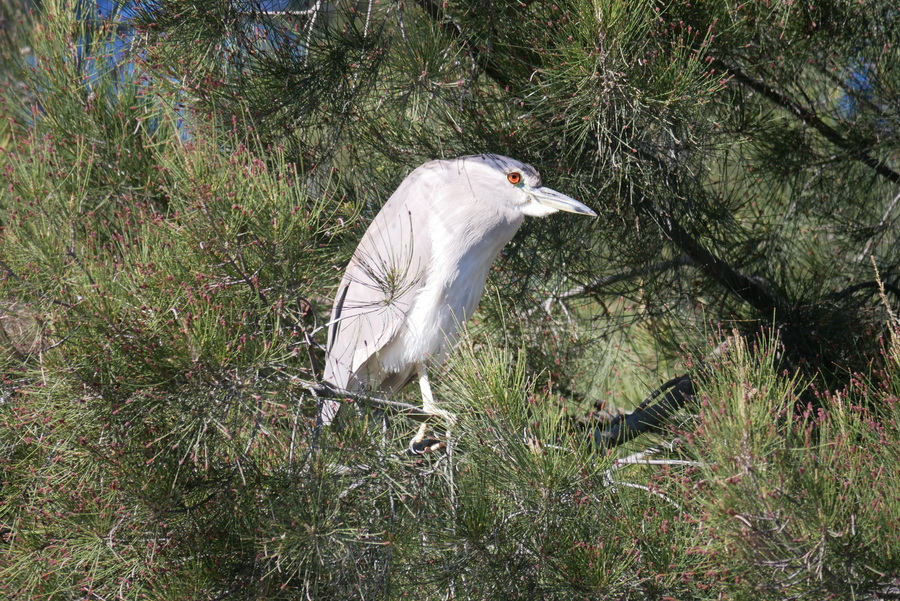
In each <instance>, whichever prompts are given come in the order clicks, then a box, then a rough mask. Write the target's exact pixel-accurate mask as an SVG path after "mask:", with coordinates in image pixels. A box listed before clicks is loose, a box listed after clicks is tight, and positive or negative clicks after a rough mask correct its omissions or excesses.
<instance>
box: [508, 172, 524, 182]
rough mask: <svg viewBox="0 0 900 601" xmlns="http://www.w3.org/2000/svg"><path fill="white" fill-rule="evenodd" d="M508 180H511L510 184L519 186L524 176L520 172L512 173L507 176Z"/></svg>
mask: <svg viewBox="0 0 900 601" xmlns="http://www.w3.org/2000/svg"><path fill="white" fill-rule="evenodd" d="M506 179H508V180H509V183H511V184H512V185H514V186H515V185H517V184H518V183H519V182H520V181H522V174H521V173H519V172H518V171H512V172H510V173H507V174H506Z"/></svg>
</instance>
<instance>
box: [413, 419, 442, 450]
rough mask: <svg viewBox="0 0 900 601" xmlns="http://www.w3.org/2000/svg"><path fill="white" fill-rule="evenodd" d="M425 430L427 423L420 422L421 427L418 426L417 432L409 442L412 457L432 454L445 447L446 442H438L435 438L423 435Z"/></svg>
mask: <svg viewBox="0 0 900 601" xmlns="http://www.w3.org/2000/svg"><path fill="white" fill-rule="evenodd" d="M427 429H428V422H422V425H421V426H419V431H418V432H416V435H415V436H413V438H412V440H410V441H409V452H410V453H412V454H413V455H423V454H425V453H433V452H434V451H437V450H440V449H443V448H444V447H446V446H447V442H446V441H444V440H438V439H436V438H432V437H430V436H426V434H425V433H426V431H427Z"/></svg>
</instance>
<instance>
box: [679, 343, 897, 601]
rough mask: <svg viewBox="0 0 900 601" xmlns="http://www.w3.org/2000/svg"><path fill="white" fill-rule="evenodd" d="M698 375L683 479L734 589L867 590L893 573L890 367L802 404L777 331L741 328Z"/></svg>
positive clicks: (740, 592)
mask: <svg viewBox="0 0 900 601" xmlns="http://www.w3.org/2000/svg"><path fill="white" fill-rule="evenodd" d="M728 347H729V348H728V350H727V352H726V353H725V355H724V358H723V359H722V360H721V361H717V362H715V363H714V364H713V365H712V366H711V368H710V370H711V371H710V373H709V375H708V378H707V379H706V381H705V382H704V383H702V384H701V385H700V386H699V391H698V392H699V396H700V399H701V404H702V410H701V412H700V414H699V417H698V427H697V429H696V430H694V431H693V432H692V433H691V434H690V437H689V444H688V445H687V451H688V452H689V453H690V454H691V455H694V456H695V457H697V458H698V461H699V464H698V465H699V467H698V468H696V469H693V470H691V471H690V472H689V473H688V474H687V477H686V479H685V485H686V486H685V489H684V493H683V494H684V495H685V496H687V497H689V498H690V503H691V505H692V506H693V507H694V508H696V509H695V511H697V514H696V515H698V517H700V518H701V519H702V521H703V531H704V532H706V533H707V534H708V535H709V539H708V541H707V543H706V545H705V547H704V549H703V552H704V554H706V556H707V557H708V558H709V560H710V563H711V564H712V566H713V569H718V570H723V571H726V570H727V572H728V573H729V574H730V575H731V577H732V578H733V579H734V581H733V584H732V586H731V587H730V588H732V589H733V593H734V594H735V596H736V597H737V598H750V597H751V596H752V597H754V598H765V599H785V598H794V599H823V598H839V599H852V598H869V597H868V596H869V595H872V594H873V593H874V592H876V591H878V590H882V589H883V588H884V587H885V586H886V585H887V584H888V583H889V582H890V581H891V576H892V575H895V574H896V571H897V566H898V552H900V544H898V541H900V522H898V521H897V515H900V514H898V510H900V506H898V499H897V495H896V494H894V491H896V489H897V486H898V485H900V482H898V474H900V471H898V469H897V468H898V466H900V454H898V451H897V440H898V439H900V408H898V402H897V396H896V394H895V392H894V390H892V389H893V388H894V387H895V386H896V382H897V375H896V373H897V372H896V371H894V370H896V368H897V367H898V364H897V363H896V362H893V365H892V366H891V369H892V372H891V374H890V376H889V377H888V378H887V379H884V378H883V377H881V378H875V379H868V378H863V377H862V376H857V377H856V378H855V379H854V384H853V385H851V386H850V387H849V388H848V389H846V390H843V391H840V392H824V393H821V394H820V395H818V399H817V404H816V406H813V405H812V404H804V403H802V402H801V401H800V399H798V398H797V397H796V396H795V395H794V391H795V390H797V384H798V382H797V381H796V380H795V378H793V377H791V376H790V375H789V374H786V373H779V371H778V369H777V367H776V355H777V353H778V352H779V348H778V346H777V343H773V344H772V345H771V346H769V347H768V348H764V349H752V348H750V347H749V346H748V345H747V343H746V342H745V341H743V340H741V339H740V338H731V339H730V340H729V341H728Z"/></svg>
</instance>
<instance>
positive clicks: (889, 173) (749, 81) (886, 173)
mask: <svg viewBox="0 0 900 601" xmlns="http://www.w3.org/2000/svg"><path fill="white" fill-rule="evenodd" d="M713 65H715V66H716V67H718V68H720V69H722V70H723V71H724V72H725V73H726V74H727V75H728V76H730V77H731V78H733V79H734V80H735V81H737V82H738V83H740V84H741V85H743V86H744V87H747V88H749V89H751V90H753V91H754V92H757V93H758V94H760V95H762V96H763V97H765V98H767V99H768V100H770V101H771V102H772V103H774V104H776V105H778V106H779V107H781V108H782V109H784V110H786V111H788V112H789V113H791V114H793V115H794V116H796V117H797V118H798V119H800V120H801V121H802V122H803V123H805V124H806V125H807V126H808V127H811V128H813V129H815V130H816V131H818V132H819V133H820V134H822V136H823V137H824V138H825V139H826V140H828V141H829V142H831V143H832V144H834V145H835V146H837V147H838V148H841V149H843V150H845V151H847V152H848V153H849V155H850V157H852V158H854V159H856V160H857V161H859V162H861V163H862V164H863V165H865V166H867V167H869V168H870V169H872V170H873V171H875V173H877V174H878V175H880V176H882V177H884V178H886V179H888V180H889V181H891V182H892V183H895V184H900V172H898V171H896V170H894V169H891V168H890V167H889V166H888V165H887V164H886V163H885V162H884V161H881V160H879V159H877V158H876V157H874V156H872V155H871V154H869V153H867V152H865V151H862V150H860V148H859V147H858V146H857V145H855V144H854V143H853V142H852V141H850V140H848V139H847V138H846V137H844V136H843V135H841V133H840V132H839V131H837V130H836V129H834V128H833V127H831V126H830V125H828V124H827V123H825V122H824V121H822V119H821V118H820V117H819V116H818V115H817V114H816V112H815V111H814V110H812V109H810V108H807V107H805V106H803V105H801V104H800V103H798V102H795V101H794V100H793V99H791V98H790V97H789V96H788V95H787V94H785V93H784V92H782V91H780V90H776V89H775V88H773V87H771V86H769V85H767V84H765V83H764V82H762V81H759V80H757V79H754V78H753V77H751V76H750V75H748V74H747V73H745V72H744V71H742V70H741V69H739V68H738V67H734V66H732V65H729V64H728V63H726V62H725V61H723V60H722V59H714V60H713Z"/></svg>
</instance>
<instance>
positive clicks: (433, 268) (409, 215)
mask: <svg viewBox="0 0 900 601" xmlns="http://www.w3.org/2000/svg"><path fill="white" fill-rule="evenodd" d="M556 211H568V212H571V213H580V214H582V215H596V214H595V213H594V212H593V211H592V210H591V209H589V208H588V207H587V206H585V205H583V204H581V203H580V202H578V201H577V200H575V199H573V198H569V197H568V196H566V195H564V194H560V193H559V192H556V191H555V190H551V189H550V188H545V187H543V186H541V177H540V175H539V174H538V172H537V171H536V170H535V169H534V167H532V166H531V165H526V164H525V163H521V162H519V161H517V160H515V159H511V158H509V157H505V156H500V155H495V154H482V155H473V156H463V157H459V158H455V159H449V160H438V161H429V162H427V163H425V164H424V165H422V166H420V167H419V168H417V169H415V170H414V171H413V172H412V173H410V174H409V175H408V176H407V177H406V179H404V180H403V182H401V184H400V187H398V188H397V190H396V191H395V192H394V194H393V195H392V196H391V198H390V199H389V200H388V201H387V203H385V205H384V207H383V208H382V209H381V211H380V212H379V213H378V215H376V216H375V219H374V220H373V221H372V224H371V225H370V226H369V229H368V230H366V233H365V234H364V235H363V238H362V240H361V241H360V243H359V246H358V247H357V248H356V251H355V252H354V253H353V257H352V258H351V259H350V263H349V265H348V266H347V270H346V271H345V273H344V277H343V279H342V280H341V283H340V286H338V289H337V294H336V296H335V299H334V307H333V309H332V314H331V322H330V325H329V328H328V343H327V346H326V352H327V358H326V365H325V374H324V377H325V380H327V381H328V382H330V383H331V384H333V385H334V386H335V387H336V388H338V389H341V390H345V391H349V392H353V393H361V392H365V393H373V394H378V395H380V396H382V397H387V396H390V395H392V394H393V393H395V392H397V391H398V390H400V389H401V388H403V387H404V386H405V385H406V384H407V383H409V382H410V381H411V380H412V379H413V378H418V380H419V385H420V387H421V391H422V401H423V409H424V410H425V412H427V413H431V414H439V415H440V414H444V413H443V412H441V411H440V410H439V409H438V408H437V407H436V406H435V403H434V397H433V395H432V393H431V386H430V385H429V382H428V374H427V366H428V365H429V364H432V365H440V364H442V363H443V362H444V360H445V359H446V357H447V354H448V353H449V351H450V350H451V349H452V348H453V345H454V343H455V342H456V338H457V331H458V328H459V327H460V325H462V324H464V323H466V321H467V320H468V319H469V318H471V317H472V314H473V313H474V311H475V308H476V307H477V306H478V301H479V300H480V299H481V295H482V292H483V291H484V284H485V281H486V280H487V275H488V270H489V269H490V267H491V264H492V263H493V262H494V259H495V258H496V257H497V254H498V253H499V252H500V249H501V248H503V246H504V245H505V244H506V243H507V242H509V241H510V239H512V237H513V235H514V234H515V233H516V231H517V230H518V229H519V226H520V225H522V221H523V219H524V218H525V216H533V217H544V216H546V215H549V214H551V213H555V212H556ZM339 407H340V403H338V402H336V401H326V402H325V403H324V404H323V406H322V410H321V412H320V416H319V419H320V422H321V423H322V424H325V425H327V424H330V423H331V422H332V420H333V419H334V416H335V414H336V413H337V410H338V408H339ZM420 435H424V424H423V430H421V431H420Z"/></svg>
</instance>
